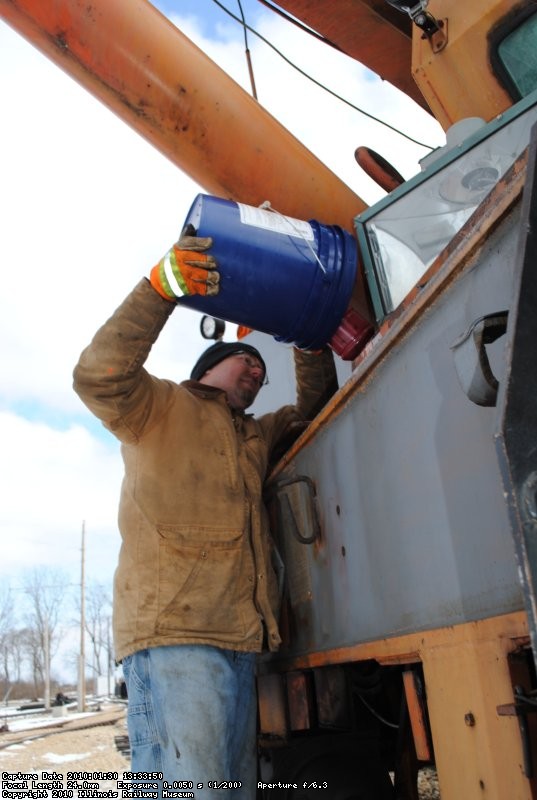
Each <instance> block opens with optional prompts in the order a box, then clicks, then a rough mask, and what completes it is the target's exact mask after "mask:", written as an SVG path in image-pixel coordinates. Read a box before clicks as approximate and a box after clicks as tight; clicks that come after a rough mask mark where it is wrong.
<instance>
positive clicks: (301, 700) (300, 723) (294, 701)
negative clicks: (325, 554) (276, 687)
mask: <svg viewBox="0 0 537 800" xmlns="http://www.w3.org/2000/svg"><path fill="white" fill-rule="evenodd" d="M285 677H286V684H287V703H288V709H289V727H290V728H291V730H292V731H307V730H309V729H310V728H312V727H313V725H314V722H315V719H314V709H313V691H312V687H311V680H310V677H311V676H310V675H309V674H307V673H304V672H289V673H288V674H287V675H286V676H285Z"/></svg>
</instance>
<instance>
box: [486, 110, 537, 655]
mask: <svg viewBox="0 0 537 800" xmlns="http://www.w3.org/2000/svg"><path fill="white" fill-rule="evenodd" d="M536 260H537V125H534V127H533V129H532V142H531V145H530V156H529V160H528V177H527V181H526V187H525V190H524V201H523V208H522V219H521V225H520V234H519V242H518V248H517V253H516V258H515V281H514V290H513V296H514V302H513V305H512V308H511V309H510V312H509V320H508V326H507V343H506V348H507V350H508V352H509V353H510V356H511V357H510V359H509V363H508V371H507V374H506V377H505V381H504V382H503V384H500V387H499V399H498V420H497V432H496V446H497V453H498V457H499V461H500V466H501V470H502V475H503V481H504V486H505V492H506V502H507V506H508V509H509V514H510V520H511V526H512V535H513V540H514V546H515V549H516V554H517V560H518V564H519V569H520V577H521V581H522V586H523V590H524V601H525V606H526V611H527V613H528V618H529V620H530V632H531V639H532V644H533V649H534V659H536V658H537V545H536V532H537V455H536V440H537V412H536V405H535V395H536V392H537V371H536V369H535V341H536V336H537V326H536V320H537V315H536V305H537V280H536V273H535V264H536Z"/></svg>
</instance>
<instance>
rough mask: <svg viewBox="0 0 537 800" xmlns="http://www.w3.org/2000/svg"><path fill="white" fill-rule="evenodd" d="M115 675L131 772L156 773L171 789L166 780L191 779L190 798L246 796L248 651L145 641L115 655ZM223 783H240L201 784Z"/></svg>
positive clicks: (253, 772) (251, 773) (249, 768)
mask: <svg viewBox="0 0 537 800" xmlns="http://www.w3.org/2000/svg"><path fill="white" fill-rule="evenodd" d="M123 673H124V675H125V682H126V684H127V692H128V714H127V726H128V730H129V739H130V746H131V769H132V771H133V772H162V773H163V778H164V782H167V783H168V784H171V785H170V786H169V787H168V788H169V790H171V791H174V790H177V788H178V787H176V788H175V789H174V787H173V783H172V782H173V781H191V782H192V785H190V786H188V788H187V786H185V787H184V789H185V790H186V791H187V792H188V791H190V792H192V793H193V796H194V797H195V799H196V800H214V798H216V797H218V798H220V800H222V797H223V796H224V795H225V797H226V800H254V798H255V795H256V781H257V758H256V720H257V702H256V691H255V677H254V676H255V654H254V653H239V652H237V651H234V650H222V649H219V648H217V647H209V646H207V645H171V646H166V647H153V648H149V649H147V650H140V651H139V652H137V653H134V654H133V655H131V656H127V657H126V658H125V659H123ZM224 781H231V782H233V783H240V786H238V787H237V788H232V789H230V790H227V789H226V790H225V791H219V790H218V789H217V788H213V787H211V786H210V785H209V783H210V782H213V783H217V784H220V785H221V784H223V782H224ZM161 783H162V782H161ZM233 783H232V785H233ZM161 788H162V786H161ZM164 788H166V786H165V784H164ZM222 788H224V786H222V785H221V786H220V789H222ZM159 796H160V792H159ZM185 796H188V795H185Z"/></svg>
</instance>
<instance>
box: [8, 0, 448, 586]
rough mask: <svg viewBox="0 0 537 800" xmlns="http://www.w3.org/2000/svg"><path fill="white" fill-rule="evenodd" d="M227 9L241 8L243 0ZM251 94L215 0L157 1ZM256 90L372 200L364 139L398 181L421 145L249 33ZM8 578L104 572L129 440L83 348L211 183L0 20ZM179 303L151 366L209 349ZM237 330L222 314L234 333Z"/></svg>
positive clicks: (398, 118) (303, 46) (286, 38)
mask: <svg viewBox="0 0 537 800" xmlns="http://www.w3.org/2000/svg"><path fill="white" fill-rule="evenodd" d="M226 4H227V6H228V8H229V9H230V10H231V11H232V12H233V13H235V14H238V13H239V9H238V4H237V3H236V2H235V0H227V3H226ZM155 5H157V7H158V8H159V9H160V10H161V11H162V12H163V13H164V14H166V16H168V17H169V18H170V19H171V21H172V22H173V23H174V24H176V25H177V26H178V27H179V28H180V29H181V30H182V31H183V32H184V33H186V35H187V36H189V37H190V38H191V39H192V40H193V41H194V42H195V43H196V44H197V45H198V46H199V47H201V49H202V50H204V51H205V52H206V53H207V54H208V55H209V56H210V57H211V58H212V59H213V60H214V61H216V62H217V63H218V64H219V65H220V66H221V67H222V68H223V69H225V70H226V71H227V72H228V73H229V74H230V75H231V76H232V77H233V78H234V79H235V80H236V81H237V82H239V83H240V84H241V85H242V86H243V87H244V88H245V89H246V90H247V91H249V90H250V87H249V79H248V71H247V66H246V61H245V56H244V36H243V31H242V29H241V28H240V26H239V25H237V24H236V23H235V22H234V21H233V20H232V19H230V18H229V17H228V16H227V15H226V14H225V13H224V12H223V11H222V10H221V9H220V8H218V6H217V5H215V4H214V3H213V2H211V0H161V2H157V3H155ZM242 8H243V11H244V13H245V16H246V20H247V22H248V24H249V25H250V26H252V27H253V28H255V29H257V30H259V32H260V33H262V34H263V36H264V37H265V38H266V39H268V40H269V41H271V42H273V43H274V44H275V45H276V46H277V47H278V48H279V49H280V50H282V51H283V52H284V53H285V54H286V55H288V56H289V57H290V58H291V59H292V60H293V61H295V62H296V63H297V64H299V66H300V67H301V69H303V70H305V71H306V72H307V73H309V74H312V75H314V76H315V77H316V79H317V80H320V81H322V82H323V83H325V84H327V85H329V86H330V87H331V88H332V89H333V90H335V91H336V92H338V93H340V94H342V95H344V96H345V97H346V98H348V99H349V100H350V101H351V102H353V103H355V104H356V105H358V106H361V107H364V108H365V109H366V110H367V111H368V112H369V113H371V114H374V115H376V116H379V117H381V118H382V119H384V120H386V121H387V122H389V123H390V124H391V125H393V126H395V127H401V128H402V129H403V130H404V131H405V132H406V133H408V134H409V135H411V136H413V137H415V138H417V139H419V140H420V141H424V142H427V143H429V144H430V145H431V146H432V147H436V146H441V145H442V144H444V141H445V137H444V134H443V132H442V130H441V129H440V127H439V126H438V125H437V124H436V123H435V121H434V120H432V119H431V118H430V117H429V116H428V115H427V114H426V113H425V112H423V111H422V110H421V109H420V108H418V106H417V105H416V104H415V103H413V102H412V101H411V100H409V99H408V98H406V97H405V96H404V95H403V94H402V93H400V92H399V91H397V90H396V89H394V88H393V87H391V86H390V85H389V84H387V83H385V82H382V81H381V80H380V79H379V78H378V77H377V76H375V75H373V74H372V73H371V72H369V71H368V70H366V69H365V68H364V67H363V66H362V65H360V64H358V63H357V62H355V61H353V60H352V59H350V58H348V57H346V56H344V55H342V54H341V53H338V52H336V51H335V50H333V49H331V48H329V47H326V46H323V45H322V44H320V43H318V42H316V41H315V40H314V39H313V38H312V37H309V36H308V35H307V34H305V33H303V32H301V31H299V30H298V29H297V28H296V27H295V26H292V25H290V24H289V23H287V22H285V21H284V20H282V19H281V18H280V17H279V16H277V15H275V14H273V13H271V12H270V11H268V10H267V9H266V8H264V7H263V6H262V5H261V4H259V3H258V2H256V0H242ZM249 46H250V51H251V55H252V60H253V68H254V73H255V79H256V85H257V92H258V99H259V102H260V103H261V104H262V105H263V106H264V107H265V108H267V109H268V111H269V112H270V113H271V114H272V115H273V116H275V117H276V118H277V119H278V120H279V121H280V122H281V123H282V124H283V125H285V127H287V128H288V129H289V130H290V131H291V132H292V133H293V134H294V135H295V136H296V137H297V138H299V139H300V140H301V141H303V142H304V144H305V145H306V146H307V147H308V148H309V149H310V150H312V151H313V152H314V154H315V155H317V156H318V157H319V158H320V159H321V160H322V161H324V162H325V163H326V164H327V165H328V166H329V167H330V168H331V169H332V170H333V171H334V172H335V173H336V174H337V175H339V177H341V178H342V180H344V181H345V182H346V183H347V184H348V185H349V186H350V187H351V188H352V189H353V190H354V191H355V192H356V193H357V194H358V195H360V196H361V197H362V198H363V199H364V200H365V201H366V203H368V204H372V203H374V202H376V201H377V200H379V199H381V198H382V197H383V196H384V192H383V191H382V190H381V189H379V187H377V186H376V185H375V184H373V183H372V182H371V181H370V180H369V178H367V177H366V176H365V175H364V174H363V173H361V171H360V169H359V167H358V166H357V165H356V162H355V160H354V150H355V149H356V147H357V146H358V145H368V146H371V147H373V148H374V149H375V150H377V152H379V153H380V154H381V155H383V156H384V157H385V158H387V159H388V160H389V161H391V162H392V163H393V165H394V166H395V167H396V169H398V171H399V172H400V173H402V174H403V176H404V177H405V178H410V177H412V175H414V174H416V173H417V172H418V171H419V159H420V158H422V157H423V156H424V155H426V154H427V152H428V151H427V150H426V149H424V148H423V147H419V146H417V145H414V144H412V143H411V142H409V141H407V140H406V139H404V138H403V137H401V136H398V135H397V134H396V133H394V132H393V131H390V130H388V129H387V128H385V127H383V126H381V125H379V124H377V123H374V122H372V121H370V120H368V119H367V118H366V117H364V116H363V115H361V114H359V113H358V112H357V111H354V110H353V109H351V108H349V107H348V106H347V105H345V104H343V103H341V102H339V101H337V100H335V99H334V98H332V97H330V96H329V95H327V94H326V93H324V92H323V91H322V90H321V89H319V88H318V87H316V86H315V85H314V84H312V83H311V82H308V81H307V80H306V79H305V78H303V77H302V76H300V75H299V74H298V73H297V72H295V71H294V70H292V69H291V67H290V66H289V65H287V64H285V62H284V61H282V60H281V59H280V58H279V57H278V56H277V55H276V54H275V53H274V52H273V51H272V50H271V49H270V48H268V47H267V45H265V44H264V43H263V42H261V41H260V40H259V39H257V38H256V37H255V36H253V35H252V34H249ZM0 87H1V93H2V125H1V127H0V176H1V179H0V220H1V223H0V224H1V228H2V235H1V237H0V265H1V269H2V273H3V274H2V291H1V293H0V304H1V307H0V351H1V364H2V381H1V384H0V437H1V442H2V454H3V456H2V459H1V460H0V486H1V502H0V534H1V537H2V556H1V559H0V580H1V581H2V582H3V583H4V585H10V586H12V587H13V588H15V589H17V588H20V587H21V586H22V585H23V576H24V574H25V572H26V571H27V570H28V569H31V568H33V567H36V566H38V567H47V566H50V567H58V566H60V567H61V568H62V569H63V570H65V572H66V574H67V575H68V576H69V580H70V583H71V586H72V588H73V592H75V593H76V592H77V591H78V589H77V583H79V581H80V568H81V531H82V525H83V522H84V526H85V532H86V533H85V570H86V577H87V581H88V582H90V581H98V582H101V583H110V582H111V579H112V575H113V571H114V567H115V562H116V557H117V552H118V549H119V534H118V532H117V525H116V519H117V501H118V495H119V487H120V482H121V476H122V465H121V458H120V455H119V446H118V444H117V442H116V440H115V439H114V438H113V437H112V436H111V435H110V434H108V433H107V432H106V431H105V430H104V429H103V428H102V426H101V425H100V423H99V422H98V421H96V420H95V419H93V418H92V416H91V415H90V413H89V412H88V411H87V410H86V409H85V408H84V406H83V405H82V404H81V402H80V400H79V399H78V397H77V396H76V395H75V394H74V392H73V390H72V370H73V367H74V365H75V363H76V361H77V359H78V356H79V354H80V352H81V350H82V349H83V348H84V347H85V346H86V344H87V343H88V342H89V341H90V339H91V337H92V335H93V333H94V332H95V331H96V329H97V328H98V327H99V326H100V325H101V324H102V322H104V321H105V319H107V318H108V316H110V314H111V313H112V312H113V310H114V309H115V308H116V307H117V306H118V305H119V303H120V302H121V300H122V299H123V297H124V296H125V295H126V294H127V293H128V292H129V291H130V289H131V288H132V287H133V286H134V284H135V283H136V282H137V281H138V280H139V278H141V277H142V276H144V275H147V274H148V272H149V270H150V268H151V266H152V265H153V264H154V263H156V262H157V261H158V260H159V258H160V257H161V256H162V255H163V254H164V253H165V252H166V251H167V250H168V248H169V247H170V245H171V244H172V243H173V242H174V241H175V240H176V238H177V234H178V233H179V230H180V228H181V225H182V222H183V220H184V219H185V216H186V214H187V211H188V209H189V207H190V205H191V203H192V201H193V199H194V197H195V196H196V194H197V193H198V192H199V191H200V190H201V189H200V187H199V186H197V185H196V184H195V183H194V182H193V181H192V180H191V179H190V178H188V177H187V176H186V175H185V174H183V173H182V172H181V171H180V170H178V169H177V167H175V166H174V165H172V164H171V163H170V162H169V161H168V160H167V159H166V158H165V157H164V156H162V155H161V154H160V153H158V152H157V151H156V150H155V149H153V148H152V147H151V146H150V145H149V144H148V143H147V142H145V140H143V139H142V138H141V137H140V136H139V135H138V134H136V133H134V132H133V131H132V130H131V129H130V128H129V127H128V126H127V125H126V124H125V123H124V122H122V121H121V120H120V119H119V118H117V117H116V116H114V115H113V114H112V113H111V112H110V111H109V110H108V109H106V108H105V107H104V106H103V105H101V104H100V103H99V101H97V100H96V99H94V98H93V97H92V96H91V95H90V94H88V93H87V92H86V91H85V90H84V89H82V88H81V87H80V86H79V85H78V84H76V83H75V82H74V81H73V80H72V79H71V78H70V77H69V76H67V75H65V74H64V73H63V72H61V71H60V70H59V69H58V68H57V67H56V66H55V65H54V64H52V63H51V62H50V61H48V60H47V59H46V58H45V57H44V56H42V55H41V54H40V53H39V52H38V51H37V50H35V49H34V48H33V47H32V46H31V45H30V44H28V43H27V42H26V41H25V40H24V39H22V38H21V37H20V35H19V34H17V33H16V32H14V31H13V30H12V29H11V28H9V27H8V26H7V25H6V24H5V23H4V22H1V21H0ZM199 320H200V317H199V315H198V314H196V313H195V312H191V311H188V310H185V309H178V310H177V311H176V312H175V313H174V314H173V316H172V317H171V319H170V321H169V323H168V324H167V326H166V328H165V329H164V331H163V333H162V335H161V337H160V338H159V341H158V343H157V345H156V346H155V347H154V349H153V351H152V353H151V356H150V358H149V361H148V363H147V367H148V369H149V370H150V371H151V372H153V373H154V374H156V375H161V376H165V377H171V378H173V379H175V380H183V379H185V378H187V377H188V375H189V372H190V368H191V365H192V364H193V362H194V361H195V360H196V358H197V357H198V356H199V354H200V353H201V352H202V351H203V349H204V348H205V347H206V346H207V343H206V342H205V341H204V340H203V339H202V338H201V336H200V334H199ZM232 338H233V328H228V333H227V334H226V339H228V340H229V339H232Z"/></svg>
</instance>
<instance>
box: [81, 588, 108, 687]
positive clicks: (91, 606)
mask: <svg viewBox="0 0 537 800" xmlns="http://www.w3.org/2000/svg"><path fill="white" fill-rule="evenodd" d="M111 609H112V601H111V598H110V592H109V590H108V589H107V588H106V587H105V586H103V584H101V583H97V582H94V583H91V584H90V585H89V586H88V588H87V591H86V613H85V621H86V632H87V634H88V636H89V638H90V641H91V648H92V655H93V668H94V674H95V676H98V675H104V674H106V673H107V671H108V662H109V658H110V656H109V649H110V615H111Z"/></svg>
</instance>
